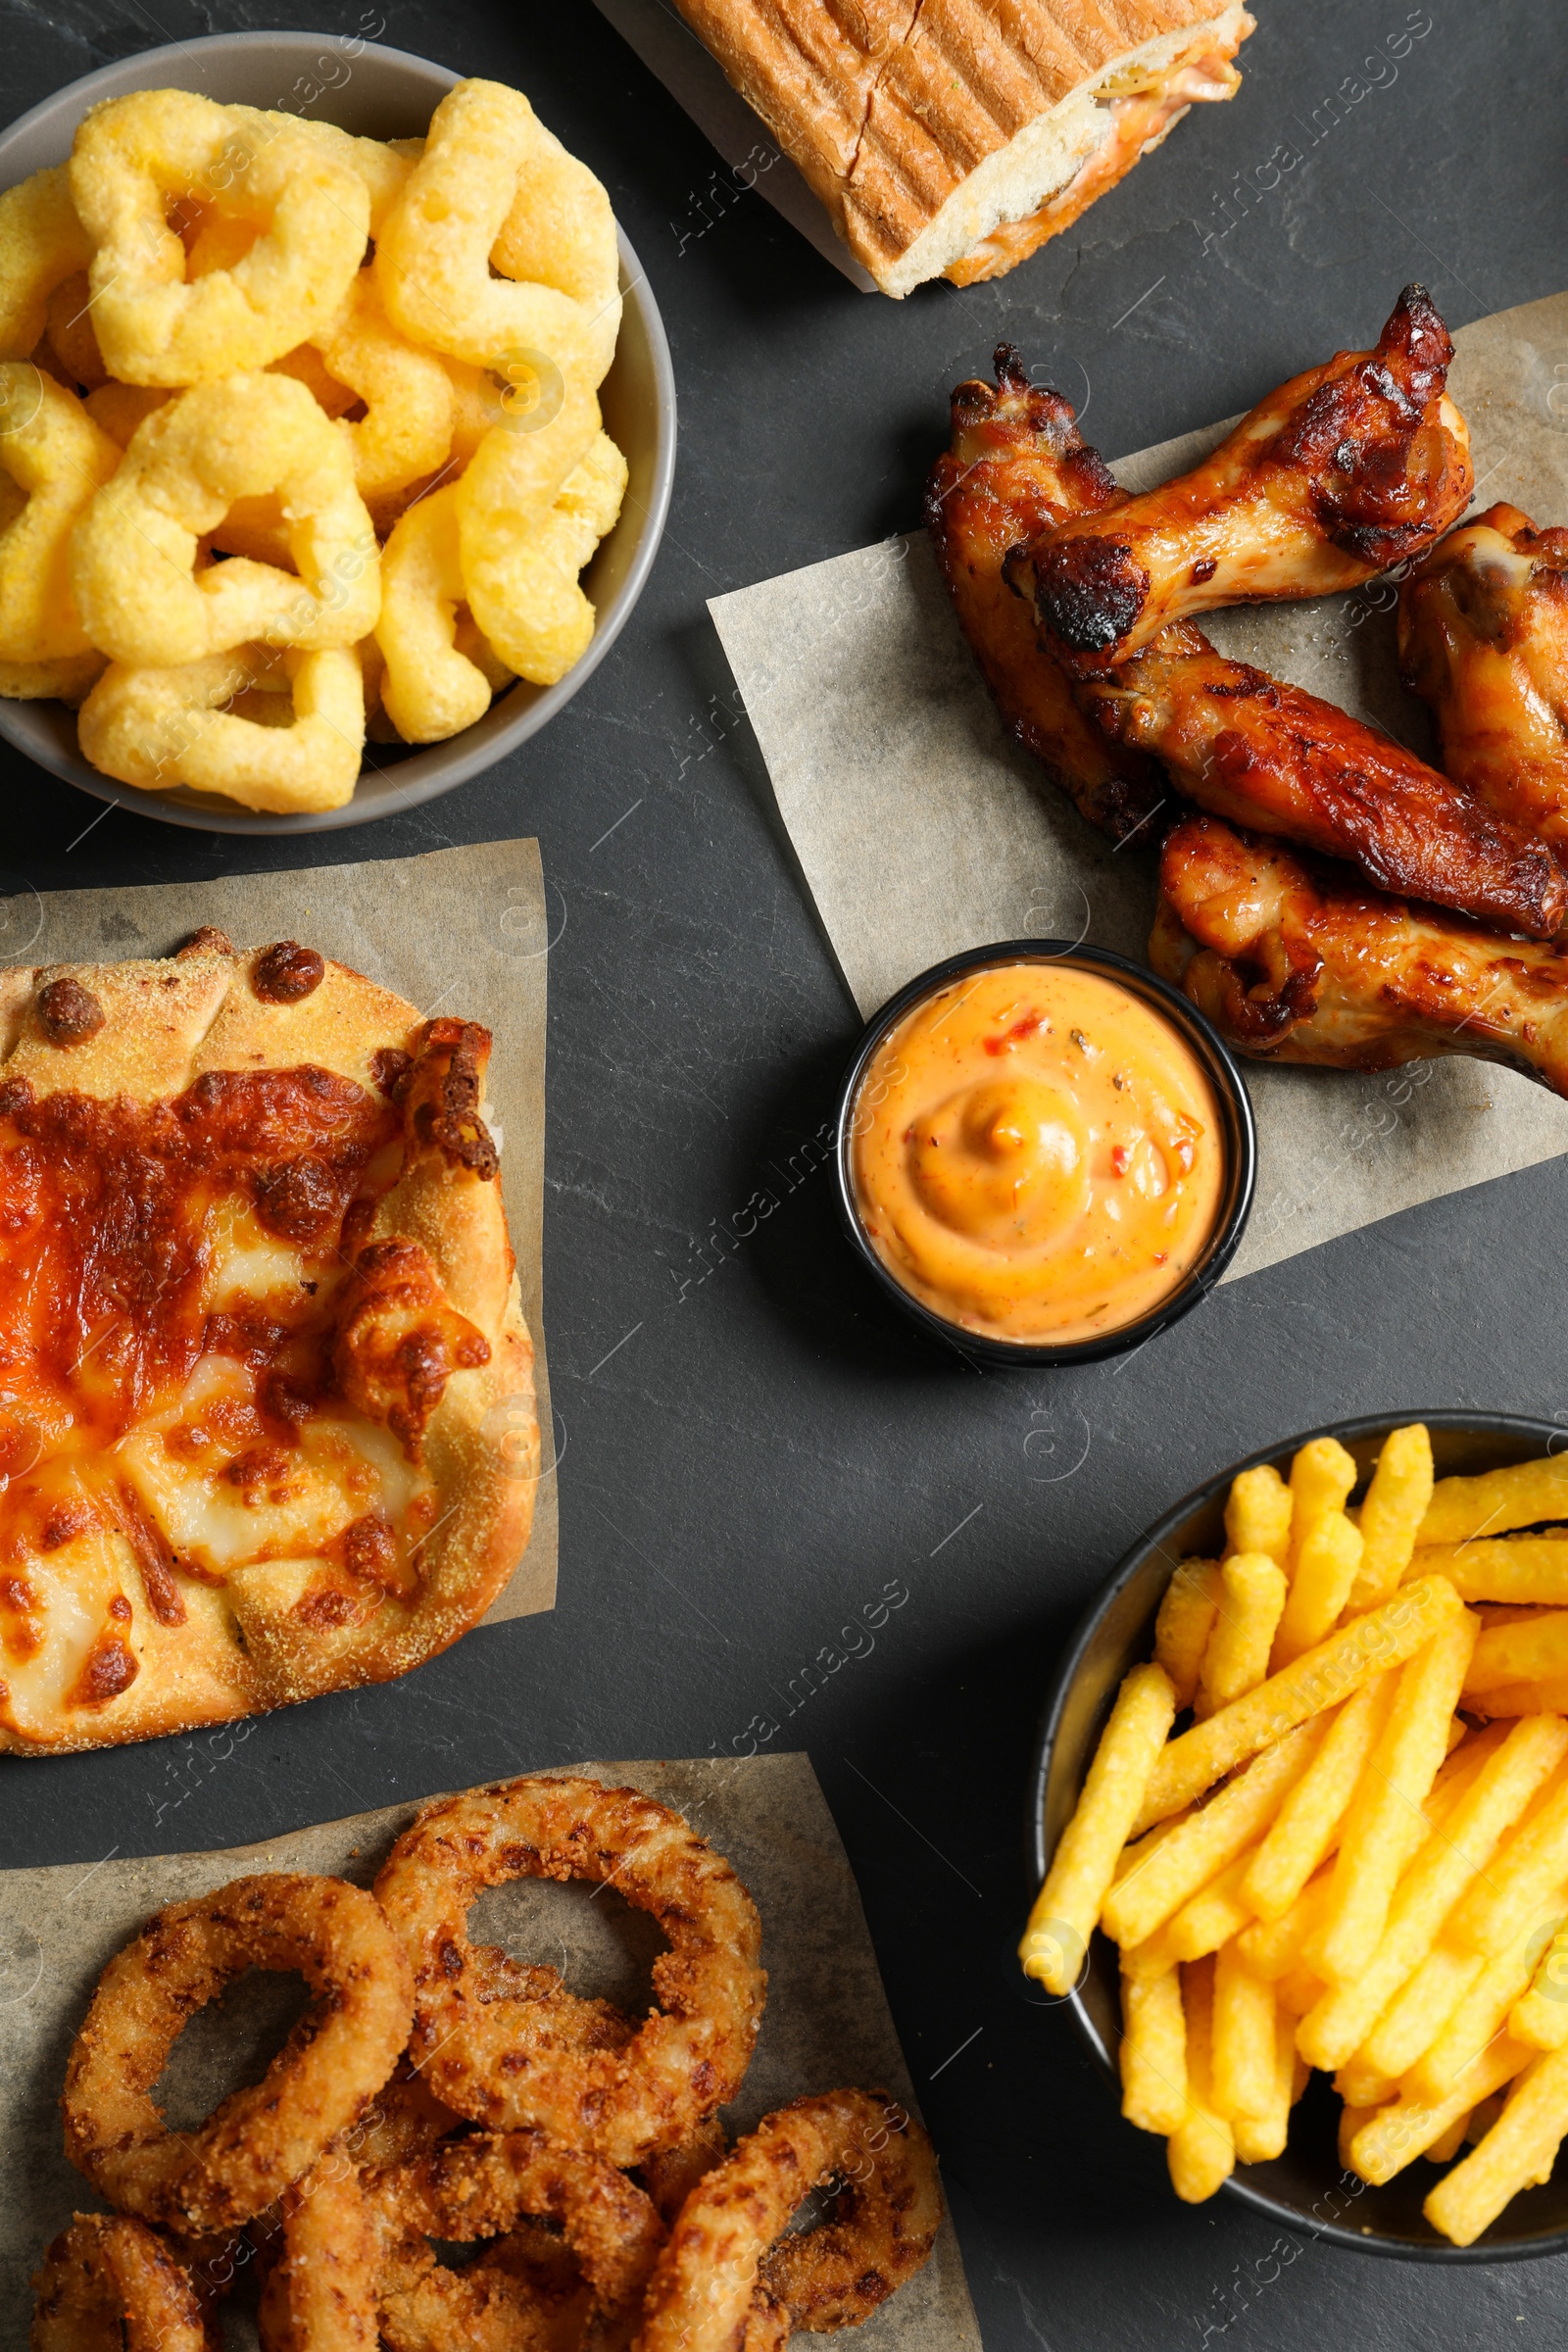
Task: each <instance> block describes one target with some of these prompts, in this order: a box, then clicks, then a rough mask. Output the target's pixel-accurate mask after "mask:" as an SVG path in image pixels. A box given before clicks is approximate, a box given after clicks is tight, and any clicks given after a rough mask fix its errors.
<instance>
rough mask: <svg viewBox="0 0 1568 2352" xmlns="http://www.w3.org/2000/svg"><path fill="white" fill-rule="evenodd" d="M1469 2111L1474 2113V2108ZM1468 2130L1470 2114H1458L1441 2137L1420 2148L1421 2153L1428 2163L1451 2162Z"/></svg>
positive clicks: (1462, 2143) (1461, 2145)
mask: <svg viewBox="0 0 1568 2352" xmlns="http://www.w3.org/2000/svg"><path fill="white" fill-rule="evenodd" d="M1470 2113H1471V2115H1473V2114H1474V2113H1475V2110H1474V2108H1472V2109H1471V2111H1470ZM1469 2130H1470V2116H1469V2115H1461V2116H1459V2117H1458V2118H1457V2119H1456V2120H1455V2121H1454V2122H1453V2123H1451V2124H1450V2125H1449V2126H1448V2129H1447V2130H1446V2131H1445V2133H1444V2134H1443V2137H1442V2138H1441V2139H1435V2140H1434V2141H1433V2142H1432V2145H1431V2147H1430V2148H1425V2149H1423V2150H1422V2153H1423V2155H1424V2156H1425V2157H1426V2160H1427V2162H1428V2164H1451V2163H1452V2162H1453V2159H1454V2158H1455V2156H1457V2155H1458V2153H1459V2150H1460V2149H1461V2148H1462V2147H1463V2146H1464V2143H1465V2139H1466V2137H1467V2135H1468V2133H1469Z"/></svg>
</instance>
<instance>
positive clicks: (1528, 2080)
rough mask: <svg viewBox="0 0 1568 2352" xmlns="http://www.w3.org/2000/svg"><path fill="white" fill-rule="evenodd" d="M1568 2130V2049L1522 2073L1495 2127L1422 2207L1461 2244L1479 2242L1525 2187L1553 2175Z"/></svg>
mask: <svg viewBox="0 0 1568 2352" xmlns="http://www.w3.org/2000/svg"><path fill="white" fill-rule="evenodd" d="M1564 2132H1568V2051H1564V2050H1556V2051H1553V2052H1551V2053H1550V2054H1549V2055H1548V2056H1546V2057H1544V2058H1538V2059H1537V2060H1536V2062H1535V2064H1534V2065H1533V2066H1532V2067H1530V2068H1529V2070H1528V2071H1527V2072H1526V2073H1525V2074H1523V2075H1521V2077H1520V2079H1519V2081H1518V2082H1517V2083H1516V2084H1515V2085H1514V2090H1513V2095H1512V2096H1511V2098H1510V2099H1509V2101H1508V2104H1507V2106H1506V2107H1505V2108H1504V2109H1503V2111H1502V2113H1501V2115H1500V2116H1499V2117H1498V2119H1497V2121H1496V2122H1495V2124H1494V2125H1493V2127H1492V2130H1491V2131H1489V2132H1488V2133H1487V2135H1486V2137H1485V2139H1483V2140H1482V2141H1481V2143H1480V2145H1479V2147H1477V2148H1476V2149H1475V2151H1474V2153H1473V2154H1471V2155H1469V2156H1467V2157H1466V2158H1465V2160H1464V2162H1463V2164H1459V2165H1455V2167H1454V2169H1453V2171H1452V2172H1451V2173H1450V2174H1449V2175H1448V2177H1447V2179H1446V2180H1440V2181H1439V2183H1438V2185H1437V2187H1436V2188H1435V2189H1434V2190H1433V2191H1432V2194H1431V2195H1430V2196H1429V2197H1428V2198H1427V2200H1426V2203H1425V2204H1424V2205H1423V2206H1422V2208H1421V2210H1422V2212H1423V2213H1424V2214H1425V2215H1426V2217H1427V2220H1428V2221H1429V2222H1430V2223H1431V2224H1432V2227H1433V2229H1441V2230H1442V2231H1443V2234H1444V2236H1445V2237H1447V2238H1451V2239H1452V2240H1453V2243H1454V2244H1455V2245H1456V2246H1471V2245H1474V2243H1475V2241H1476V2239H1477V2238H1478V2237H1479V2236H1480V2235H1481V2232H1482V2230H1483V2229H1486V2228H1487V2227H1488V2225H1489V2223H1492V2222H1495V2220H1496V2218H1497V2216H1498V2214H1499V2213H1500V2212H1501V2211H1502V2209H1503V2207H1504V2206H1505V2205H1506V2204H1507V2202H1508V2199H1509V2198H1510V2197H1511V2196H1514V2195H1515V2194H1516V2193H1517V2192H1518V2190H1520V2189H1521V2188H1529V2187H1530V2186H1531V2185H1532V2184H1533V2183H1534V2182H1535V2181H1537V2180H1547V2179H1548V2178H1549V2177H1550V2173H1551V2168H1552V2166H1553V2164H1554V2163H1555V2162H1556V2159H1557V2150H1558V2147H1559V2146H1560V2144H1561V2142H1562V2137H1563V2134H1564Z"/></svg>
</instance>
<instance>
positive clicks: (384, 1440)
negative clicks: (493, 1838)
mask: <svg viewBox="0 0 1568 2352" xmlns="http://www.w3.org/2000/svg"><path fill="white" fill-rule="evenodd" d="M489 1051H490V1039H489V1036H488V1033H487V1032H486V1031H485V1030H483V1029H481V1028H479V1027H478V1026H477V1025H476V1024H473V1023H470V1022H466V1021H462V1020H456V1019H438V1020H433V1021H426V1020H423V1019H422V1018H421V1017H420V1015H419V1013H418V1012H417V1010H416V1008H415V1007H414V1006H413V1005H409V1004H406V1003H405V1002H404V1001H403V1000H402V999H401V998H399V997H396V996H393V995H392V994H391V993H390V992H389V991H387V990H385V989H382V988H379V987H377V986H376V985H375V984H374V983H373V982H372V981H369V980H368V979H366V978H364V977H363V976H362V975H361V974H360V973H358V972H354V971H350V970H349V969H347V968H346V967H345V966H343V965H341V964H337V963H334V962H331V961H330V960H328V959H326V958H324V957H322V956H318V955H316V954H315V952H314V951H312V950H310V949H306V948H300V947H298V946H297V945H295V944H294V943H291V942H282V943H273V944H272V945H270V946H269V947H263V948H257V949H255V950H253V951H251V952H250V953H248V954H236V953H235V952H234V950H233V949H232V948H230V946H229V945H228V943H227V942H226V941H225V940H223V939H222V938H221V935H219V934H217V933H209V932H203V933H199V934H198V935H197V937H196V940H195V941H194V942H193V943H191V944H190V945H189V946H188V947H187V948H185V949H184V950H182V951H181V953H180V954H179V955H178V956H173V957H170V958H167V959H164V960H160V961H156V962H136V963H122V964H55V965H48V966H44V967H38V968H25V967H18V968H9V969H4V970H0V1472H4V1474H5V1484H4V1488H3V1491H0V1748H9V1749H12V1750H15V1751H17V1752H19V1753H43V1752H60V1751H62V1750H70V1749H77V1748H88V1747H101V1746H113V1745H117V1744H119V1743H121V1742H123V1741H126V1740H144V1739H148V1738H151V1737H153V1736H154V1735H156V1734H160V1733H165V1732H174V1731H188V1730H192V1729H194V1728H196V1727H198V1726H201V1725H206V1724H214V1723H220V1722H223V1721H226V1720H229V1719H231V1718H233V1717H236V1716H240V1715H247V1714H252V1713H255V1712H258V1711H260V1710H263V1709H267V1708H270V1707H276V1706H282V1705H285V1704H288V1703H290V1702H291V1701H293V1700H295V1699H302V1698H308V1697H312V1696H315V1695H317V1694H318V1693H319V1692H322V1691H334V1690H342V1689H344V1688H347V1687H350V1686H354V1685H358V1684H363V1683H369V1682H383V1681H386V1680H388V1679H389V1678H391V1677H392V1676H394V1675H399V1674H404V1673H407V1672H408V1670H409V1669H410V1668H411V1667H413V1666H417V1665H418V1664H419V1663H420V1662H421V1661H422V1660H424V1659H425V1658H428V1657H432V1656H434V1655H435V1654H436V1652H437V1651H439V1650H442V1649H445V1648H446V1647H447V1646H448V1645H449V1644H450V1643H451V1642H455V1641H456V1640H457V1639H458V1638H459V1636H460V1635H462V1634H464V1633H466V1631H467V1630H468V1628H469V1627H470V1626H472V1625H473V1624H474V1623H475V1622H476V1621H477V1620H478V1619H479V1618H480V1617H481V1616H482V1615H483V1613H484V1611H485V1610H486V1608H488V1606H489V1605H490V1602H491V1601H492V1600H493V1599H494V1598H495V1596H496V1594H497V1593H498V1592H499V1591H500V1589H501V1587H502V1586H503V1585H504V1584H505V1582H506V1579H507V1577H508V1576H509V1574H510V1573H511V1571H512V1569H513V1567H514V1566H515V1562H516V1560H517V1558H518V1557H519V1555H520V1553H521V1551H522V1549H523V1547H524V1545H525V1544H526V1542H527V1538H528V1532H529V1528H530V1525H531V1522H532V1515H533V1504H534V1495H535V1490H536V1486H537V1480H538V1471H539V1437H538V1423H537V1418H536V1413H535V1406H534V1388H533V1348H532V1345H531V1343H530V1340H529V1337H528V1332H527V1328H526V1325H525V1324H524V1321H523V1316H522V1309H521V1302H520V1298H519V1291H518V1284H517V1280H516V1273H515V1261H514V1258H513V1253H512V1250H511V1249H510V1247H509V1244H508V1239H507V1227H506V1217H505V1212H504V1210H503V1207H502V1202H501V1194H500V1186H499V1183H498V1181H497V1159H496V1151H495V1146H494V1144H493V1142H492V1140H491V1138H490V1136H489V1133H488V1131H487V1129H486V1127H485V1125H484V1121H483V1118H482V1115H481V1104H482V1098H483V1088H484V1074H485V1065H486V1063H487V1061H488V1057H489Z"/></svg>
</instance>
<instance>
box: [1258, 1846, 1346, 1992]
mask: <svg viewBox="0 0 1568 2352" xmlns="http://www.w3.org/2000/svg"><path fill="white" fill-rule="evenodd" d="M1251 1876H1252V1874H1251V1872H1250V1871H1249V1873H1248V1875H1247V1879H1246V1881H1245V1884H1246V1885H1247V1886H1249V1887H1250V1885H1251ZM1333 1883H1334V1873H1333V1871H1332V1870H1330V1869H1329V1868H1328V1867H1327V1865H1325V1866H1324V1867H1323V1868H1322V1869H1321V1870H1319V1871H1318V1872H1317V1873H1316V1874H1315V1876H1314V1877H1312V1878H1311V1879H1309V1880H1308V1881H1307V1883H1306V1885H1305V1886H1304V1887H1302V1889H1301V1891H1300V1893H1299V1895H1298V1896H1297V1898H1296V1900H1295V1902H1294V1903H1292V1904H1291V1906H1290V1909H1289V1910H1288V1911H1283V1912H1281V1914H1280V1916H1279V1918H1278V1919H1255V1920H1253V1922H1252V1924H1251V1926H1250V1928H1247V1929H1244V1930H1243V1933H1242V1957H1243V1959H1244V1960H1245V1961H1246V1962H1247V1965H1248V1967H1249V1968H1250V1970H1251V1971H1252V1974H1253V1975H1254V1976H1257V1977H1268V1978H1271V1979H1273V1978H1278V1977H1283V1976H1284V1975H1285V1974H1286V1973H1287V1971H1288V1970H1290V1969H1293V1968H1295V1967H1296V1966H1297V1964H1298V1963H1299V1960H1300V1957H1301V1952H1302V1950H1303V1948H1304V1946H1305V1943H1306V1939H1307V1937H1308V1936H1310V1935H1311V1933H1312V1931H1313V1929H1314V1928H1315V1927H1316V1926H1317V1924H1318V1921H1319V1920H1320V1919H1321V1918H1322V1916H1323V1906H1324V1904H1325V1903H1326V1902H1327V1901H1328V1896H1329V1888H1330V1887H1331V1886H1332V1885H1333Z"/></svg>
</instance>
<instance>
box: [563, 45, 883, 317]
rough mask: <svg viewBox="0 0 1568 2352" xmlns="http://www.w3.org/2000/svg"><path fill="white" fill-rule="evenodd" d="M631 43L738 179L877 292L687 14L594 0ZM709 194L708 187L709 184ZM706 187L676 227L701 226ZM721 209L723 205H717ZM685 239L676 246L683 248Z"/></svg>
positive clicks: (844, 272)
mask: <svg viewBox="0 0 1568 2352" xmlns="http://www.w3.org/2000/svg"><path fill="white" fill-rule="evenodd" d="M595 6H596V7H597V8H598V10H599V13H600V15H601V16H602V17H608V18H609V19H610V22H611V24H612V25H613V26H614V27H615V30H616V31H617V32H618V33H619V35H620V37H621V39H622V40H623V41H624V42H625V43H626V45H627V47H628V48H631V49H635V50H636V52H637V54H638V56H639V57H640V58H641V59H642V61H643V64H644V65H645V66H646V67H647V68H648V71H649V72H650V73H653V74H656V75H657V76H658V78H659V79H660V80H661V81H662V83H663V85H664V87H665V89H666V90H667V91H668V92H669V94H670V96H671V97H672V98H673V99H674V101H675V103H676V105H677V106H679V107H683V108H684V109H685V111H686V113H687V114H688V115H690V117H691V119H692V121H693V122H694V123H696V125H697V127H698V129H699V130H700V131H701V132H702V133H703V135H704V137H705V138H707V139H708V140H709V141H710V142H711V145H713V146H714V147H716V148H717V150H718V152H719V154H720V155H721V156H722V157H723V159H724V161H725V163H726V164H728V165H729V167H730V170H731V171H732V172H735V173H737V174H738V184H739V185H740V186H741V187H744V188H751V187H755V188H756V189H757V192H758V194H759V195H760V196H765V197H766V198H767V201H768V203H769V204H770V205H771V206H772V207H773V210H774V211H775V212H776V213H778V214H780V215H782V217H783V218H784V220H786V221H788V222H789V224H790V226H791V227H792V228H794V229H798V230H799V231H800V234H801V235H802V236H803V237H804V238H805V239H806V241H807V243H808V244H809V245H814V246H815V248H816V250H817V252H818V253H819V254H820V255H821V256H822V259H823V260H824V261H825V262H831V263H832V265H833V267H834V269H835V270H838V271H839V273H840V275H841V276H844V277H847V278H848V279H849V281H850V283H851V285H852V286H858V288H859V290H860V292H861V293H862V294H874V293H875V292H876V280H875V278H874V277H873V276H872V275H871V273H870V271H869V270H862V269H861V267H860V265H859V263H858V261H857V260H856V259H855V256H854V255H853V254H852V253H851V251H850V249H849V247H848V246H847V245H846V244H844V243H843V242H842V240H841V239H840V238H839V237H838V236H836V235H835V234H834V230H833V223H832V222H831V221H829V219H828V217H827V215H826V213H825V212H824V211H823V209H822V207H821V205H820V204H819V203H818V202H817V199H816V198H815V196H813V195H812V193H811V191H810V189H809V187H808V186H807V184H806V181H805V180H804V179H803V178H802V176H801V174H800V172H798V171H797V170H796V168H795V166H794V165H793V164H792V163H791V162H790V159H789V157H788V156H787V155H781V154H780V152H779V149H778V144H777V142H776V140H775V139H774V137H773V134H772V132H771V131H770V130H769V129H768V127H767V124H766V123H764V122H763V121H762V119H761V117H760V115H755V114H753V112H752V110H751V108H750V107H749V106H748V105H747V103H746V101H745V99H744V98H743V97H742V96H741V94H740V92H739V90H737V89H735V88H734V87H733V86H732V84H731V83H730V82H729V81H728V80H727V79H726V77H725V74H724V69H723V68H722V66H721V65H720V64H719V63H718V60H717V59H716V58H715V57H714V56H713V55H712V54H711V51H709V50H707V49H705V48H704V46H703V44H702V42H701V41H700V40H699V39H698V37H697V35H696V33H695V32H693V30H692V28H691V26H690V25H688V24H687V23H686V21H685V19H684V18H683V17H680V16H677V14H676V13H675V11H674V9H673V8H670V7H669V6H667V5H666V0H595ZM709 193H710V194H711V191H710V192H709ZM703 197H704V191H703V190H701V189H696V188H694V189H693V190H692V200H693V207H694V209H693V211H692V213H691V216H690V218H689V219H688V220H686V221H671V223H670V226H671V227H672V228H674V229H675V230H676V231H677V233H679V232H681V231H685V232H687V233H688V234H690V235H692V236H698V235H700V234H701V233H702V228H703V223H704V221H705V220H706V219H707V212H706V210H702V209H697V208H698V207H700V206H701V205H702V203H703ZM717 209H719V210H722V209H723V208H722V206H721V205H720V206H719V207H718V208H717ZM684 250H685V248H684V246H678V247H677V251H679V252H684Z"/></svg>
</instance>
